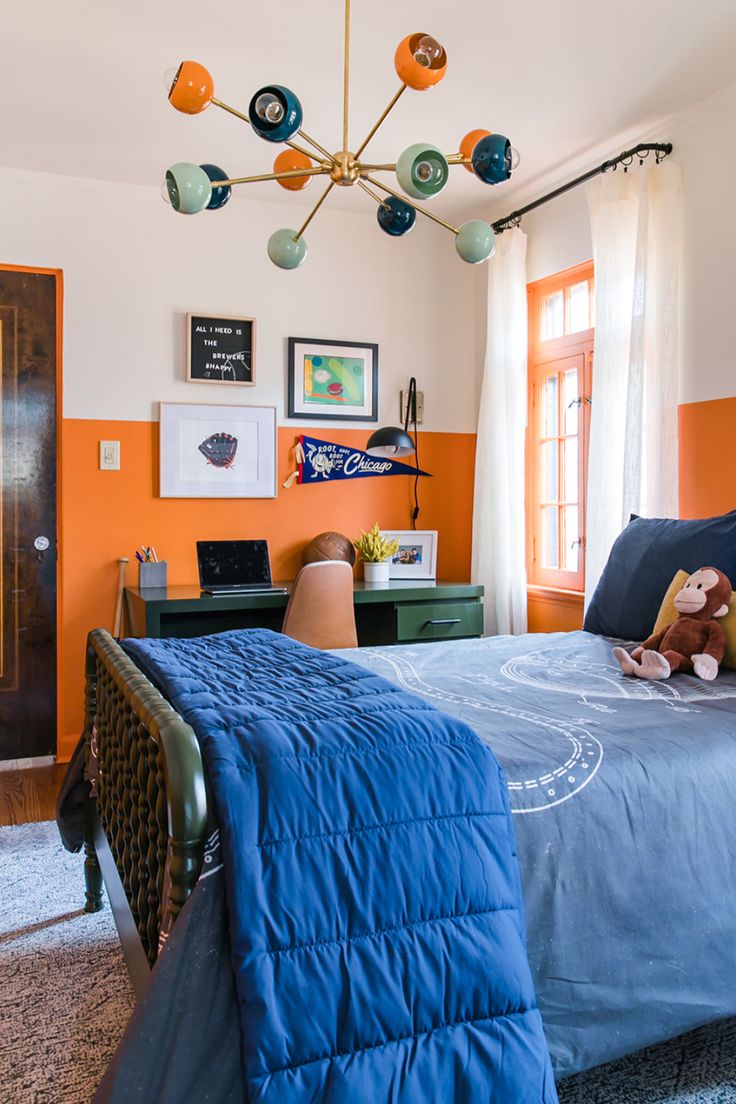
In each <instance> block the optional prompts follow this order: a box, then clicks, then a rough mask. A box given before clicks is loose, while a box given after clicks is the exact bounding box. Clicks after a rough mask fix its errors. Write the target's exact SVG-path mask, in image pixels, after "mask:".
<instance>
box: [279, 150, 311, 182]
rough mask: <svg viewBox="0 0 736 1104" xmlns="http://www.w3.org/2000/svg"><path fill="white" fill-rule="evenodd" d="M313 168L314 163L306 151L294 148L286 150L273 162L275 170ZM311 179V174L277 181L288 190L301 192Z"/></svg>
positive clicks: (285, 170) (291, 170) (293, 170)
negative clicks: (302, 151)
mask: <svg viewBox="0 0 736 1104" xmlns="http://www.w3.org/2000/svg"><path fill="white" fill-rule="evenodd" d="M313 168H314V164H313V162H312V160H311V159H310V158H309V157H307V155H306V153H300V152H299V150H293V149H286V150H284V151H283V153H280V154H279V155H278V157H277V158H276V160H275V161H274V163H273V171H274V172H296V170H297V169H313ZM311 180H312V178H311V176H292V177H289V178H288V179H287V180H277V181H276V183H277V184H280V185H281V187H282V188H286V190H287V192H300V191H301V190H302V188H306V186H307V184H310V183H311Z"/></svg>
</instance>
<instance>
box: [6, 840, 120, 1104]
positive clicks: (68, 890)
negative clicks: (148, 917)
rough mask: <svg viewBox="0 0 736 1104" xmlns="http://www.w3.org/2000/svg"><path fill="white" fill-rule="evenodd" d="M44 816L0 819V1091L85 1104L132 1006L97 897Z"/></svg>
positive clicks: (25, 1099) (108, 918)
mask: <svg viewBox="0 0 736 1104" xmlns="http://www.w3.org/2000/svg"><path fill="white" fill-rule="evenodd" d="M83 904H84V874H83V858H82V856H81V855H71V854H69V852H68V851H65V850H64V848H63V847H62V846H61V842H60V840H59V833H58V832H57V830H56V825H55V824H53V823H45V824H23V825H20V826H19V827H15V828H0V1101H2V1104H87V1102H88V1101H89V1100H90V1098H91V1096H92V1094H93V1092H94V1091H95V1089H96V1087H97V1084H98V1082H99V1080H100V1078H101V1077H102V1074H103V1073H104V1070H105V1067H106V1066H107V1064H108V1062H109V1061H110V1058H111V1057H112V1054H113V1051H114V1050H115V1048H116V1046H117V1044H118V1042H119V1040H120V1037H121V1035H122V1033H123V1030H124V1028H125V1025H126V1023H127V1021H128V1017H129V1016H130V1013H131V1011H132V1009H133V1003H134V1000H133V990H132V988H131V986H130V983H129V981H128V974H127V971H126V969H125V964H124V962H123V956H122V953H121V951H120V944H119V942H118V936H117V932H116V930H115V924H114V921H113V918H112V913H111V912H110V909H109V907H108V906H107V902H105V908H104V909H103V911H102V912H99V913H96V914H94V915H87V914H86V913H85V912H83V911H82V905H83Z"/></svg>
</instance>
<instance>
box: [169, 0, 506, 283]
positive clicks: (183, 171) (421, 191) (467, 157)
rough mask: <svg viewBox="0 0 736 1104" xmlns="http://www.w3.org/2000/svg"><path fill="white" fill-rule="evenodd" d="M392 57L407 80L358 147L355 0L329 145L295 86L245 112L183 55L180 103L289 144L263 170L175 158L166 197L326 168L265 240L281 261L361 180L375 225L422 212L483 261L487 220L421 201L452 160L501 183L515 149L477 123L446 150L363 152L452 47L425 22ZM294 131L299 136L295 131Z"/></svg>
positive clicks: (298, 179)
mask: <svg viewBox="0 0 736 1104" xmlns="http://www.w3.org/2000/svg"><path fill="white" fill-rule="evenodd" d="M394 65H395V68H396V73H397V75H398V77H399V80H400V82H401V84H400V85H399V89H398V91H397V92H396V93H395V94H394V96H393V97H392V99H391V101H390V103H389V104H388V106H387V107H386V109H385V110H384V111H383V112H382V113H381V115H380V116H379V118H378V120H377V121H376V123H375V124H374V125H373V127H372V128H371V129H370V131H369V132H368V134H367V135H366V136H365V138H364V139H363V140H362V142H361V143H360V145H359V146H358V147H357V149H356V150H355V152H354V153H353V152H352V151H351V150H350V149H349V143H348V115H349V75H350V0H345V64H344V80H343V126H342V148H341V149H339V150H338V151H337V152H336V153H330V152H329V151H328V150H327V149H326V148H325V146H323V145H321V144H320V143H319V142H317V141H316V140H315V139H314V138H312V137H310V135H309V134H307V133H306V132H305V131H304V130H303V129H302V119H303V112H302V106H301V104H300V102H299V100H298V99H297V97H296V96H295V95H294V93H293V92H292V91H291V90H290V89H289V88H284V87H283V85H280V84H272V85H267V86H266V87H264V88H259V89H258V91H257V92H256V93H255V94H254V95H253V97H252V99H251V101H250V105H249V107H248V111H247V113H243V112H241V111H238V110H237V109H236V108H234V107H231V106H230V105H229V104H226V103H223V102H222V101H221V100H218V99H216V98H215V89H214V82H213V80H212V77H211V75H210V73H209V72H208V71H207V69H206V68H205V67H204V66H203V65H200V64H199V63H198V62H196V61H183V62H181V64H180V65H179V66H178V67H177V68H175V69H171V70H169V71H168V72H167V73H166V75H165V82H166V88H167V92H168V98H169V102H170V103H171V105H172V106H173V107H175V108H176V110H177V111H182V112H183V113H184V114H185V115H197V114H199V113H200V112H201V111H204V110H205V108H207V107H209V106H210V105H212V106H214V107H219V108H221V109H222V110H223V111H227V112H229V113H230V114H231V115H235V116H236V117H237V118H238V119H242V120H243V121H244V122H246V123H248V124H250V126H251V127H252V128H253V130H254V131H255V133H256V134H257V135H258V136H259V137H260V138H263V139H265V140H266V141H267V142H273V143H274V144H283V145H286V146H287V147H288V148H287V149H284V150H282V152H281V153H279V154H278V155H277V157H276V159H275V161H274V165H273V172H270V173H261V174H259V175H257V176H242V177H234V178H230V177H229V176H228V174H227V173H226V172H224V171H223V170H222V169H221V168H219V166H217V165H209V164H206V165H193V164H188V163H186V162H180V163H178V164H176V165H172V166H171V168H170V169H168V171H167V173H166V179H165V184H164V189H163V195H164V198H165V199H166V200H167V202H168V203H170V204H171V206H172V207H173V208H174V210H175V211H178V212H179V213H180V214H183V215H194V214H198V213H199V212H200V211H203V210H205V209H207V210H210V211H213V210H218V209H219V208H221V207H224V205H225V204H226V203H227V202H228V200H229V199H230V196H231V193H232V188H233V187H234V185H236V184H251V183H254V182H256V181H263V180H275V181H276V182H277V183H278V184H279V185H280V186H281V187H282V188H285V189H287V190H288V191H294V192H297V191H301V190H302V189H303V188H306V187H307V186H308V185H309V184H310V183H311V181H312V177H315V176H324V177H329V183H328V184H327V187H326V188H325V190H324V191H323V192H322V194H321V195H320V197H319V199H318V200H317V202H316V203H315V204H314V206H313V208H312V210H311V211H310V213H309V215H308V216H307V218H306V219H305V220H304V222H303V224H302V225H301V226H300V227H299V229H298V230H293V229H282V230H276V231H275V233H273V234H272V235H271V237H270V238H269V240H268V255H269V257H270V259H271V260H272V261H273V263H274V264H275V265H278V267H279V268H284V269H292V268H298V267H299V265H301V264H302V262H303V261H304V260H305V259H306V256H307V243H306V241H305V238H304V233H305V231H306V229H307V227H308V226H309V224H310V223H311V221H312V219H313V218H314V216H315V215H316V214H317V212H318V211H319V209H320V207H321V206H322V204H323V203H324V202H325V200H326V199H327V197H328V196H329V194H330V192H331V191H332V189H333V188H335V187H342V188H345V187H355V186H357V187H358V188H361V189H362V191H364V192H365V193H366V195H368V196H370V198H371V200H373V201H374V202H375V203H376V204H377V205H378V206H377V211H376V215H377V219H378V225H379V226H380V227H381V229H382V230H383V231H384V232H385V233H386V234H389V235H391V236H392V237H401V236H402V235H403V234H406V233H408V231H409V230H411V228H412V227H413V225H414V223H415V221H416V216H417V212H419V213H420V214H422V215H425V216H426V217H427V218H429V219H432V221H433V222H436V223H438V224H439V225H440V226H443V227H444V228H445V229H446V230H449V231H450V232H451V233H452V234H453V235H454V237H455V249H456V250H457V252H458V254H459V256H460V257H461V258H462V260H463V261H467V262H468V263H469V264H480V263H481V262H483V261H486V260H487V259H488V258H489V257H492V256H493V254H494V253H495V249H496V246H495V239H494V233H493V229H492V228H491V226H490V225H489V224H488V223H487V222H484V221H483V220H482V219H470V220H469V221H468V222H464V223H463V224H462V226H459V227H457V226H452V225H451V224H450V223H449V222H446V221H445V220H444V219H442V218H440V217H439V216H438V215H436V214H434V212H432V211H430V210H428V209H427V208H426V207H424V206H422V205H420V204H419V203H417V202H415V201H416V200H430V199H432V198H433V197H434V196H436V195H439V193H440V192H441V191H442V190H443V188H444V187H445V185H446V184H447V181H448V178H449V174H450V168H451V166H454V165H462V166H464V168H465V169H466V170H467V171H468V172H471V173H473V174H474V175H475V176H476V177H477V178H478V179H479V180H481V181H482V182H483V183H484V184H500V183H502V182H503V181H504V180H508V179H509V178H510V176H511V173H512V172H513V170H514V169H515V168H516V166H517V164H518V161H519V155H518V153H517V152H516V150H515V149H514V148H513V147H512V145H511V143H510V142H509V140H508V138H506V137H505V136H504V135H503V134H493V133H491V132H490V131H488V130H471V131H469V132H468V133H467V134H466V135H465V137H464V138H463V139H462V141H461V142H460V148H459V151H458V152H457V153H451V154H443V153H442V152H441V151H440V150H439V149H437V147H436V146H432V145H428V144H426V143H423V142H417V143H415V144H413V145H411V146H409V147H408V149H405V150H404V152H403V153H402V154H401V156H400V157H399V159H398V160H397V161H396V162H395V163H392V164H380V165H379V164H372V163H370V162H369V161H367V160H365V159H364V157H363V154H364V151H365V149H366V147H367V146H368V143H369V142H370V141H371V139H372V138H373V136H374V135H375V133H376V131H377V130H378V128H379V127H380V126H381V124H382V123H383V121H384V120H385V119H386V117H387V115H388V114H389V112H390V111H391V110H392V109H393V108H394V107H395V106H396V104H397V103H398V102H399V100H400V98H401V97H402V96H403V94H404V92H405V91H406V90H407V88H411V89H413V90H414V91H415V92H425V91H427V90H428V89H430V88H433V87H434V85H436V84H438V83H439V82H440V81H441V80H442V78H443V77H444V75H445V72H446V70H447V55H446V53H445V50H444V48H443V47H442V46H441V45H440V43H439V42H437V40H436V39H434V38H432V37H431V35H428V34H424V33H421V32H419V33H417V34H411V35H407V37H406V38H404V39H403V40H402V41H401V42H400V43H399V45H398V48H397V50H396V55H395V58H394ZM295 138H298V139H299V140H300V142H296V141H294V139H295ZM300 143H301V144H300ZM305 146H306V147H309V148H305ZM385 172H391V173H395V174H396V178H397V180H398V183H399V185H400V187H401V188H402V189H403V193H399V192H396V191H394V190H393V188H390V187H389V186H388V185H387V184H385V183H383V181H382V180H380V179H379V178H378V176H376V175H375V174H377V173H385Z"/></svg>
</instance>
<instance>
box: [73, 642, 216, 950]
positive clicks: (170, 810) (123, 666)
mask: <svg viewBox="0 0 736 1104" xmlns="http://www.w3.org/2000/svg"><path fill="white" fill-rule="evenodd" d="M85 733H86V736H87V741H88V771H89V776H90V780H91V783H92V795H91V809H92V818H91V819H92V821H93V822H94V821H95V820H96V822H97V823H98V824H99V828H98V830H97V832H98V834H97V837H96V839H97V851H99V850H100V846H102V849H103V850H106V849H107V848H109V852H110V854H111V857H112V859H113V860H114V864H115V868H116V870H117V875H118V877H119V881H120V883H121V886H122V890H123V891H124V894H125V899H126V900H127V906H128V908H129V910H130V914H131V916H132V921H133V923H134V925H135V930H136V932H137V936H138V939H139V940H140V943H141V945H142V947H143V950H144V952H145V956H146V959H147V961H148V963H149V965H153V963H154V962H155V960H156V956H157V953H158V950H159V947H160V945H161V943H162V942H163V941H164V940H165V939H166V937H167V936H168V933H169V931H170V930H171V926H172V924H173V922H174V920H175V919H176V917H177V916H178V914H179V912H180V910H181V908H182V906H183V904H184V902H185V901H186V899H187V897H188V896H189V894H190V893H191V891H192V889H193V888H194V884H195V882H196V880H197V877H198V875H199V870H200V867H201V864H202V855H203V851H204V839H205V835H206V819H207V806H206V795H205V785H204V773H203V767H202V758H201V754H200V750H199V745H198V743H197V740H196V737H195V735H194V732H193V731H192V729H191V728H190V727H189V725H187V724H185V723H184V721H183V720H182V719H181V717H180V716H179V715H178V714H177V713H176V712H175V711H174V710H173V709H172V708H171V706H170V705H169V704H168V702H167V701H166V700H165V699H164V698H163V697H162V696H161V694H159V692H158V691H157V690H156V689H155V688H154V687H153V686H152V685H151V683H150V682H149V681H148V680H147V679H146V678H145V676H144V675H143V674H142V673H141V671H140V670H139V669H138V668H137V667H136V666H135V664H134V663H133V662H132V660H131V659H130V658H129V657H128V656H127V655H126V654H125V652H124V651H123V650H122V649H121V648H120V647H119V645H118V644H117V643H116V642H115V641H114V640H113V638H112V637H111V636H110V635H109V633H107V632H105V631H104V630H102V629H95V630H94V631H93V632H91V633H90V634H89V638H88V651H87V691H86V724H85ZM99 829H101V832H102V834H103V836H104V839H102V840H101V839H100V834H99ZM88 854H90V853H88ZM99 869H100V868H99V865H98V859H97V854H96V853H95V849H94V848H92V849H91V862H90V866H89V869H88V870H87V868H86V872H87V900H88V902H89V901H90V898H92V901H93V903H94V902H96V901H98V899H99V901H100V902H101V898H100V897H99V885H98V883H97V882H96V881H95V878H98V877H99ZM103 869H104V870H105V879H106V881H107V880H108V876H107V866H106V865H105V862H103ZM108 891H110V886H109V885H108ZM95 893H97V895H98V896H97V897H96V896H95ZM110 896H111V901H112V894H110ZM96 907H97V908H99V907H101V903H98V904H97V905H96ZM113 907H114V908H115V902H114V901H113ZM90 911H92V909H90ZM116 920H118V916H117V913H116ZM118 929H119V930H120V929H121V925H120V923H118ZM121 938H123V934H122V930H121ZM139 953H140V951H139Z"/></svg>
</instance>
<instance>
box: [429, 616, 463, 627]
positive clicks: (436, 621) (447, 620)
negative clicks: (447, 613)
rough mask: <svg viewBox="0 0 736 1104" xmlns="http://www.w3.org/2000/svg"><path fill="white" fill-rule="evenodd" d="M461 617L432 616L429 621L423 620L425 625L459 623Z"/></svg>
mask: <svg viewBox="0 0 736 1104" xmlns="http://www.w3.org/2000/svg"><path fill="white" fill-rule="evenodd" d="M461 621H462V617H434V618H433V619H432V620H431V621H425V622H424V624H425V625H459V624H460V622H461Z"/></svg>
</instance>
